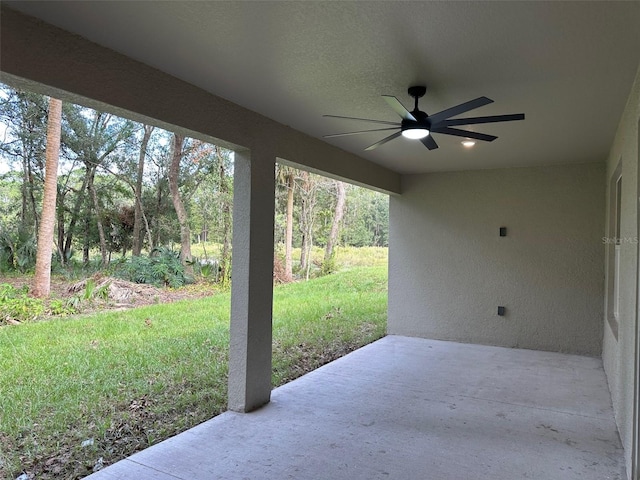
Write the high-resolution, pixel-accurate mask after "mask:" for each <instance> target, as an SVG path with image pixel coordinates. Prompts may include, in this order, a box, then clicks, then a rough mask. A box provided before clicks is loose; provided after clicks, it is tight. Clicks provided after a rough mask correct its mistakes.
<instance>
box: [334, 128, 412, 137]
mask: <svg viewBox="0 0 640 480" xmlns="http://www.w3.org/2000/svg"><path fill="white" fill-rule="evenodd" d="M398 128H400V127H388V128H374V129H373V130H361V131H359V132H347V133H333V134H331V135H323V136H322V138H334V137H347V136H349V135H360V134H361V133H369V132H384V131H386V130H397V129H398Z"/></svg>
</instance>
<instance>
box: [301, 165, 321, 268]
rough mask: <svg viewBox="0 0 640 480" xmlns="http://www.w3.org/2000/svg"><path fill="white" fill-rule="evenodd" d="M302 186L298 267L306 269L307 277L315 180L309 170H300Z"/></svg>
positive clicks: (311, 239) (311, 242)
mask: <svg viewBox="0 0 640 480" xmlns="http://www.w3.org/2000/svg"><path fill="white" fill-rule="evenodd" d="M301 176H302V187H301V188H300V198H301V202H300V204H301V207H302V208H301V228H302V248H301V251H300V269H301V270H303V271H306V277H307V279H309V272H310V269H311V248H312V246H313V238H312V236H313V223H314V217H315V207H316V205H315V204H316V187H317V185H316V181H315V180H314V179H313V178H312V177H311V174H310V173H309V172H305V171H302V172H301Z"/></svg>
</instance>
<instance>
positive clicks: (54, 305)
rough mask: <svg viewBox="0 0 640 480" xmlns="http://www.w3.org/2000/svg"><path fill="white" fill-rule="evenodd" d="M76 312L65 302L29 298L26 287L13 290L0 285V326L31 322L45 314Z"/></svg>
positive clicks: (11, 287)
mask: <svg viewBox="0 0 640 480" xmlns="http://www.w3.org/2000/svg"><path fill="white" fill-rule="evenodd" d="M76 312H77V309H76V308H74V306H73V305H72V304H70V303H68V302H66V301H65V300H60V299H58V298H52V299H41V298H33V297H30V296H29V287H28V286H27V285H25V286H23V287H22V288H15V287H14V286H12V285H9V284H8V283H3V284H0V326H1V325H10V324H16V323H25V322H33V321H35V320H39V319H40V318H42V317H44V316H45V315H47V314H49V315H57V316H64V315H71V314H73V313H76Z"/></svg>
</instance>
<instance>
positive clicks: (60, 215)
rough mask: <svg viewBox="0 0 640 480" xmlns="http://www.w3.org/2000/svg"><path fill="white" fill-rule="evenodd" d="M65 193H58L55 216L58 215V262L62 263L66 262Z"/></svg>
mask: <svg viewBox="0 0 640 480" xmlns="http://www.w3.org/2000/svg"><path fill="white" fill-rule="evenodd" d="M65 196H66V193H65V191H64V190H62V191H60V192H59V193H58V198H57V200H56V203H57V207H56V216H57V217H58V233H57V242H56V246H57V248H58V255H59V256H60V263H61V264H62V265H66V264H67V259H66V258H64V198H65Z"/></svg>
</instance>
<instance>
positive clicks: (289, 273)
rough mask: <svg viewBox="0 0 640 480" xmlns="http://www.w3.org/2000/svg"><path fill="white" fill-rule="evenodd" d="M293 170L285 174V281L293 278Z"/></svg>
mask: <svg viewBox="0 0 640 480" xmlns="http://www.w3.org/2000/svg"><path fill="white" fill-rule="evenodd" d="M294 186H295V183H294V178H293V171H291V170H289V173H288V175H287V225H286V227H287V230H286V233H285V240H284V276H285V281H287V282H290V281H292V280H293V259H292V252H293V193H294Z"/></svg>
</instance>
